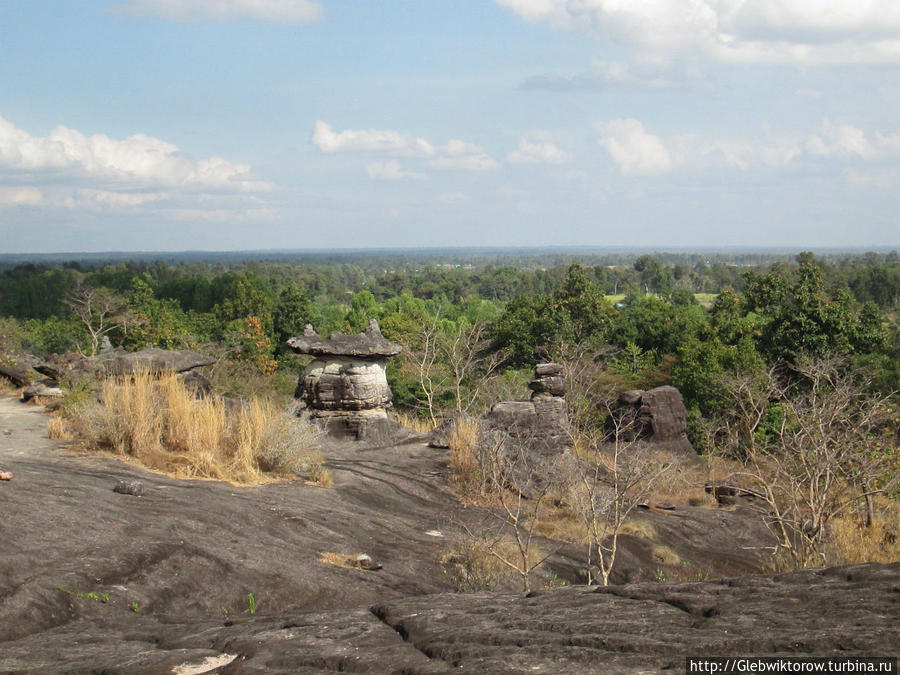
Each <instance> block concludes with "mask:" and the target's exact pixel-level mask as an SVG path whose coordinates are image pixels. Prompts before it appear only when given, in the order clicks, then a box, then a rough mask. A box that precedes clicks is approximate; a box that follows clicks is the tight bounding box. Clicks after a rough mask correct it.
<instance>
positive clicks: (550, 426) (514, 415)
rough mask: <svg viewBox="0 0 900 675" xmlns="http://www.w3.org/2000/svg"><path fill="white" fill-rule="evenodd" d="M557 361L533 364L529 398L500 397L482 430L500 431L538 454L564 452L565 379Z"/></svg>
mask: <svg viewBox="0 0 900 675" xmlns="http://www.w3.org/2000/svg"><path fill="white" fill-rule="evenodd" d="M561 371H562V367H561V366H560V365H559V364H556V363H541V364H538V365H537V367H535V377H534V379H533V380H532V381H531V382H530V383H529V384H528V387H529V389H531V391H532V393H531V399H530V400H528V401H501V402H500V403H495V404H494V405H493V407H491V411H490V412H489V413H488V414H487V417H486V418H485V420H484V423H483V424H482V430H483V431H484V432H485V433H491V432H496V431H502V432H504V433H506V434H508V435H509V437H510V439H512V440H513V441H514V442H516V443H521V444H523V445H524V446H525V447H527V448H528V449H529V450H533V451H535V452H537V453H539V454H541V455H554V454H559V453H562V452H564V451H565V450H566V449H567V448H568V447H570V446H571V432H570V428H569V409H568V405H567V404H566V399H565V398H564V395H565V392H566V385H565V380H564V379H563V378H562V377H561V376H560V375H559V373H560V372H561Z"/></svg>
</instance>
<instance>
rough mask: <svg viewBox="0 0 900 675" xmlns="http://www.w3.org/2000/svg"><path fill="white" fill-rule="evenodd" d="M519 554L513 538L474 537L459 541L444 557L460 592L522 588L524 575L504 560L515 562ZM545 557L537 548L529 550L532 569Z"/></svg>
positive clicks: (444, 564) (443, 560) (450, 577)
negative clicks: (496, 539) (497, 539)
mask: <svg viewBox="0 0 900 675" xmlns="http://www.w3.org/2000/svg"><path fill="white" fill-rule="evenodd" d="M518 555H519V552H518V549H517V548H516V545H515V542H513V540H512V539H501V540H499V541H493V540H489V539H488V538H472V539H468V540H466V541H460V542H458V543H457V544H456V545H455V546H454V547H453V548H452V549H451V550H450V551H449V552H448V553H446V554H445V555H444V556H443V557H442V558H441V564H442V565H443V566H444V571H445V573H446V574H447V577H448V578H449V579H450V582H451V583H452V584H453V586H454V588H455V589H456V591H457V592H459V593H477V592H479V591H494V590H503V589H510V588H515V587H517V586H518V585H521V576H520V574H519V573H518V572H517V571H516V570H514V569H513V568H511V567H510V566H509V565H507V564H505V563H504V562H503V561H502V560H501V558H503V559H505V560H515V559H516V557H517V556H518ZM544 555H545V552H543V551H541V550H539V549H538V548H537V547H535V548H533V549H532V550H531V551H529V556H528V557H529V561H528V562H529V566H531V567H534V566H535V565H536V564H537V563H538V562H539V561H540V560H541V559H542V558H543V557H544Z"/></svg>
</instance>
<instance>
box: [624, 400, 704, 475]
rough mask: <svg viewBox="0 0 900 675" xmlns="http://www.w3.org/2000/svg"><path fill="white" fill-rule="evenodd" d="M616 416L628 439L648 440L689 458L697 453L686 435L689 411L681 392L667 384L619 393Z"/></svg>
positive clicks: (663, 448) (661, 447)
mask: <svg viewBox="0 0 900 675" xmlns="http://www.w3.org/2000/svg"><path fill="white" fill-rule="evenodd" d="M613 415H614V416H615V420H616V421H617V423H618V425H619V428H620V429H622V430H624V434H623V436H624V439H623V440H626V441H646V442H648V443H653V444H654V446H658V447H659V448H660V449H662V450H667V451H670V452H673V453H675V454H679V455H682V456H685V457H687V458H696V457H697V453H696V452H695V451H694V447H693V446H692V445H691V442H690V441H689V440H688V437H687V411H686V410H685V407H684V400H683V399H682V398H681V392H680V391H678V390H677V389H676V388H675V387H670V386H664V387H656V388H655V389H650V390H649V391H643V390H640V389H634V390H632V391H626V392H624V393H622V394H621V395H620V396H619V400H618V402H617V405H616V406H615V408H614V410H613Z"/></svg>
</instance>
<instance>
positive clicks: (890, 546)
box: [826, 498, 900, 565]
mask: <svg viewBox="0 0 900 675" xmlns="http://www.w3.org/2000/svg"><path fill="white" fill-rule="evenodd" d="M831 526H832V528H833V533H834V537H833V539H832V541H831V542H830V546H829V547H828V548H827V550H826V559H827V562H828V564H829V565H847V564H853V563H863V562H877V563H892V562H897V561H900V503H898V502H897V501H894V500H892V499H887V498H882V499H879V500H878V501H877V502H876V518H875V521H874V522H873V523H872V525H871V527H865V525H864V523H863V522H862V519H861V518H860V517H859V516H857V515H856V514H846V515H844V516H841V517H839V518H835V519H834V520H832V521H831Z"/></svg>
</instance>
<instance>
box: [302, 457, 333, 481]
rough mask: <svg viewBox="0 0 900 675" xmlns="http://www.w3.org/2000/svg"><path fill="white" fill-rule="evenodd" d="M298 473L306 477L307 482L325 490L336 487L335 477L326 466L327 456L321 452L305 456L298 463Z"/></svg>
mask: <svg viewBox="0 0 900 675" xmlns="http://www.w3.org/2000/svg"><path fill="white" fill-rule="evenodd" d="M296 471H297V473H300V474H302V475H304V476H306V482H307V483H309V484H311V485H318V486H319V487H323V488H330V487H334V476H332V474H331V470H330V469H329V468H328V467H327V466H325V455H323V454H322V453H321V452H310V453H307V454H305V455H303V456H302V457H301V458H300V461H299V462H298V463H297V469H296Z"/></svg>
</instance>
